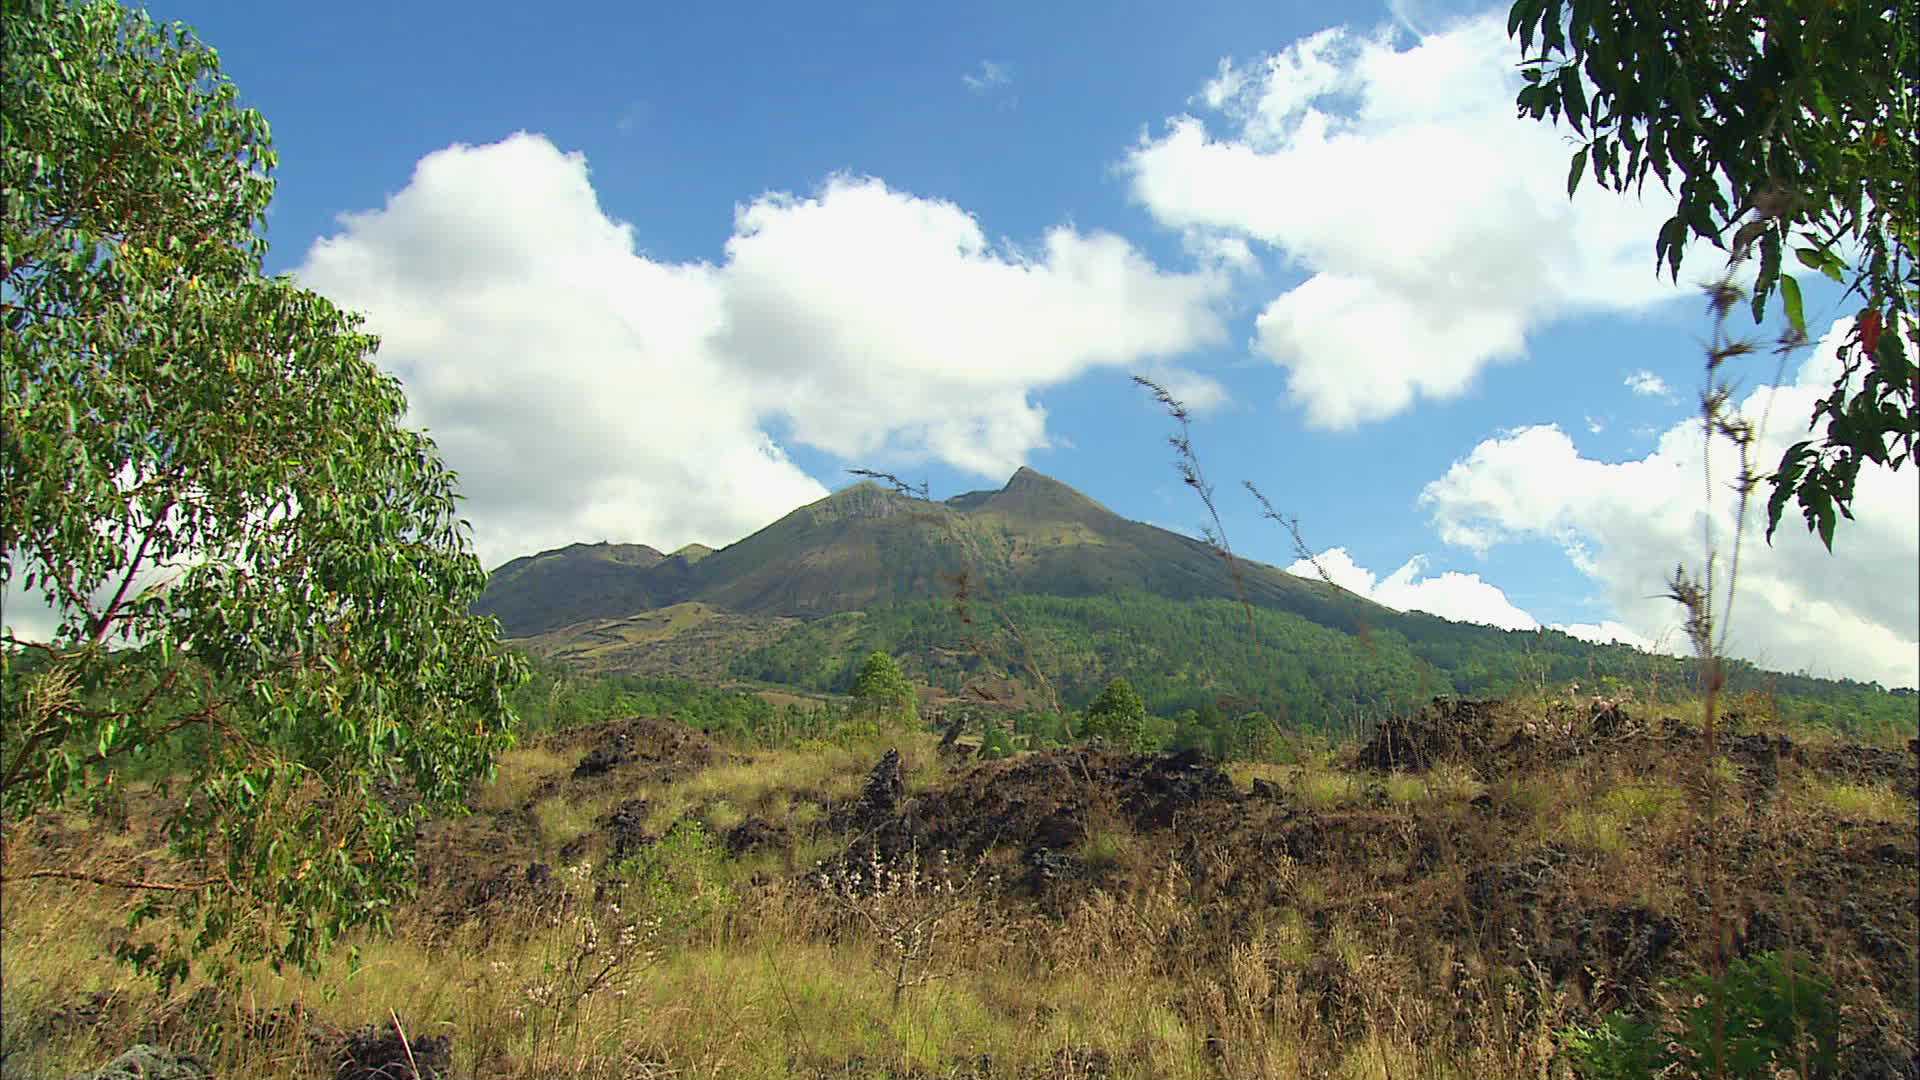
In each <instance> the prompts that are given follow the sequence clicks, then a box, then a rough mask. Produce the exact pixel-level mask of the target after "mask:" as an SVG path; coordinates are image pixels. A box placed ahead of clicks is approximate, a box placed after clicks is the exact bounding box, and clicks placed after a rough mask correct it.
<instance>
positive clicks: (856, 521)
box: [474, 466, 1388, 637]
mask: <svg viewBox="0 0 1920 1080" xmlns="http://www.w3.org/2000/svg"><path fill="white" fill-rule="evenodd" d="M695 546H696V545H689V547H687V548H682V549H679V550H678V551H676V552H675V553H673V554H672V555H663V554H661V553H660V552H659V551H658V550H657V549H655V548H653V547H650V546H648V545H645V544H571V545H567V546H566V547H563V548H555V549H551V550H548V551H543V552H539V553H537V554H534V555H529V556H522V557H520V558H517V559H513V560H510V561H508V562H507V563H505V564H503V565H502V566H501V567H500V568H499V569H497V570H495V571H494V573H493V575H492V578H491V579H490V581H489V583H488V586H487V589H486V591H485V592H484V593H483V594H482V596H481V598H480V600H479V601H478V602H477V603H476V604H475V606H474V610H475V611H477V612H479V613H481V614H490V615H495V616H497V617H498V618H500V620H501V623H502V626H503V629H504V630H505V632H506V634H507V635H508V636H509V637H529V636H534V635H538V634H544V633H548V632H551V631H553V630H556V629H559V628H562V627H565V626H568V625H571V624H575V623H584V622H588V621H592V620H604V619H619V618H625V617H628V616H631V615H634V614H637V613H640V612H643V611H648V610H655V609H659V608H664V607H669V606H672V605H675V604H682V603H688V602H699V603H702V604H707V605H710V606H712V607H714V608H718V609H720V610H724V611H729V612H733V613H736V614H741V615H753V616H762V617H778V618H800V619H808V618H819V617H822V616H826V615H834V614H841V613H844V612H849V611H857V610H862V609H863V608H866V607H869V606H872V605H876V604H886V603H893V602H898V601H903V600H914V599H928V598H937V597H949V596H952V595H953V594H954V593H955V592H956V591H958V590H959V589H960V588H961V586H962V583H964V585H965V588H966V589H967V590H969V591H971V592H973V593H974V594H976V595H981V594H985V595H1012V594H1029V593H1038V594H1045V595H1057V596H1069V597H1071V596H1094V595H1105V594H1110V593H1117V592H1131V591H1142V592H1147V593H1151V594H1154V595H1158V596H1164V597H1166V598H1168V599H1175V600H1191V599H1235V600H1241V599H1244V600H1245V601H1247V602H1248V603H1251V604H1254V605H1256V606H1260V607H1269V608H1276V609H1279V610H1286V611H1292V612H1294V613H1296V614H1302V615H1305V616H1306V617H1308V618H1311V619H1313V621H1315V622H1320V623H1323V624H1326V625H1332V626H1335V627H1338V628H1340V629H1346V630H1349V631H1351V630H1354V629H1357V628H1358V627H1359V626H1360V625H1363V624H1364V623H1366V622H1368V621H1370V620H1372V619H1375V618H1378V617H1380V616H1384V615H1386V614H1388V612H1387V609H1385V608H1380V607H1378V605H1375V604H1374V603H1372V602H1371V601H1368V600H1365V599H1363V598H1361V597H1358V596H1355V595H1354V594H1352V593H1348V592H1346V591H1345V590H1341V589H1338V588H1335V587H1334V586H1331V585H1328V584H1326V583H1324V582H1319V581H1309V580H1306V579H1303V578H1299V577H1297V576H1295V575H1292V574H1289V573H1287V572H1285V571H1283V570H1281V569H1279V568H1278V567H1273V566H1269V565H1267V564H1264V563H1258V562H1253V561H1250V560H1237V561H1236V562H1235V564H1234V565H1232V566H1229V565H1228V564H1227V563H1226V561H1225V560H1223V559H1222V558H1221V557H1220V555H1219V553H1218V552H1217V551H1216V550H1215V549H1214V548H1213V547H1211V546H1210V545H1208V544H1206V543H1204V542H1202V541H1199V540H1195V539H1193V538H1191V537H1187V536H1182V535H1180V534H1179V533H1175V532H1170V531H1168V530H1166V529H1162V528H1159V527H1158V526H1154V525H1148V524H1145V523H1143V522H1137V521H1131V520H1128V519H1127V518H1124V517H1121V516H1120V515H1119V514H1116V513H1114V512H1113V511H1112V510H1110V509H1108V508H1107V507H1105V506H1103V505H1101V504H1100V503H1099V502H1097V501H1096V500H1094V499H1092V498H1090V497H1088V496H1087V495H1085V494H1083V493H1081V492H1079V491H1077V490H1075V489H1074V488H1072V487H1070V486H1069V485H1067V484H1065V483H1062V482H1061V481H1059V480H1057V479H1054V478H1053V477H1050V476H1047V475H1045V474H1044V473H1041V472H1039V471H1037V470H1035V469H1032V468H1029V467H1025V466H1023V467H1021V468H1020V469H1018V470H1017V471H1015V472H1014V474H1013V475H1012V476H1011V477H1010V478H1009V479H1008V481H1007V482H1006V484H1004V485H1003V486H1001V487H1000V488H998V489H990V490H984V491H971V492H966V493H963V494H960V495H956V496H954V497H952V498H949V499H946V500H943V501H935V500H928V499H920V498H916V497H914V496H911V495H908V494H904V493H901V492H898V491H894V490H891V489H889V488H886V487H883V486H882V485H880V484H877V483H874V482H873V481H871V480H861V481H859V482H857V483H854V484H850V485H848V486H847V487H844V488H841V489H840V490H839V491H836V492H834V493H832V494H830V495H828V496H826V497H825V498H822V499H819V500H816V501H814V502H812V503H808V504H807V505H805V506H801V507H798V508H796V509H794V510H792V511H791V512H789V513H787V514H785V515H782V516H781V517H780V518H779V519H777V520H775V521H773V522H771V523H769V524H768V525H766V526H765V527H763V528H761V529H759V530H756V531H755V532H754V533H752V534H751V535H749V536H746V537H743V538H742V539H740V540H738V541H736V542H734V543H732V544H728V545H726V546H725V547H722V548H719V549H717V550H713V549H703V550H705V553H704V554H698V555H694V556H687V555H685V554H683V553H686V552H688V551H689V548H692V547H695Z"/></svg>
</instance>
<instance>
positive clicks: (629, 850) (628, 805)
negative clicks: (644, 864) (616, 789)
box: [600, 799, 660, 859]
mask: <svg viewBox="0 0 1920 1080" xmlns="http://www.w3.org/2000/svg"><path fill="white" fill-rule="evenodd" d="M648 809H649V806H648V805H647V800H645V799H628V800H626V801H624V802H622V803H621V804H620V805H618V806H616V807H614V808H613V809H612V810H611V811H610V812H609V813H608V814H607V816H606V817H604V818H601V819H600V827H601V828H603V829H605V830H606V831H607V835H608V836H609V837H611V838H612V840H613V844H612V848H613V857H614V858H616V859H624V858H626V857H627V856H629V855H632V854H635V853H637V852H639V851H641V850H642V849H644V848H647V847H650V846H651V845H653V844H654V843H656V842H657V841H658V840H659V839H660V838H659V837H657V836H655V835H653V834H652V833H650V832H648V831H647V811H648Z"/></svg>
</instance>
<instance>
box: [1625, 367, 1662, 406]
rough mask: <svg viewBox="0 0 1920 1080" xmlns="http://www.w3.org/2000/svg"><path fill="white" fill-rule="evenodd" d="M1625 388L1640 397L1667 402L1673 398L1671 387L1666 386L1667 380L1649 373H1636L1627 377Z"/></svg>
mask: <svg viewBox="0 0 1920 1080" xmlns="http://www.w3.org/2000/svg"><path fill="white" fill-rule="evenodd" d="M1626 387H1627V389H1629V390H1631V391H1633V392H1634V393H1636V394H1639V395H1640V396H1641V397H1657V398H1664V399H1666V400H1668V401H1672V400H1673V397H1674V394H1673V387H1671V386H1668V385H1667V380H1665V379H1663V378H1661V377H1660V376H1658V375H1655V374H1654V373H1653V372H1651V371H1644V370H1643V371H1636V372H1633V373H1632V374H1630V375H1628V376H1627V379H1626Z"/></svg>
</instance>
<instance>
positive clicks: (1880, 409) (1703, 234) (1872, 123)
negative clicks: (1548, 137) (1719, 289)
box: [1507, 0, 1920, 548]
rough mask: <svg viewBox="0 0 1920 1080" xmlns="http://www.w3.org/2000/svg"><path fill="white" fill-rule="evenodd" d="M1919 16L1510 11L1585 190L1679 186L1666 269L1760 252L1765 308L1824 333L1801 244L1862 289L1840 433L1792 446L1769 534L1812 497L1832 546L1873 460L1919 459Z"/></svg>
mask: <svg viewBox="0 0 1920 1080" xmlns="http://www.w3.org/2000/svg"><path fill="white" fill-rule="evenodd" d="M1917 26H1920V2H1916V0H1869V2H1864V3H1847V4H1833V3H1823V2H1815V0H1728V2H1726V3H1718V2H1709V0H1681V2H1678V3H1665V4H1643V3H1637V2H1635V0H1571V2H1568V0H1517V2H1516V3H1515V4H1514V5H1513V7H1512V9H1511V11H1510V12H1509V14H1508V18H1507V29H1508V33H1510V34H1513V35H1515V36H1517V37H1518V38H1519V42H1520V48H1521V51H1522V53H1523V55H1524V57H1525V58H1524V59H1523V60H1522V62H1521V74H1522V76H1523V77H1524V78H1525V79H1526V82H1527V85H1526V86H1525V87H1524V88H1523V89H1522V90H1521V91H1520V93H1519V95H1518V98H1517V99H1516V104H1517V106H1518V108H1519V112H1520V114H1521V115H1522V116H1525V117H1529V118H1532V119H1535V120H1543V119H1550V120H1553V121H1558V120H1559V119H1561V118H1563V117H1564V118H1565V119H1566V121H1567V122H1568V123H1569V124H1570V125H1571V126H1572V127H1573V129H1574V131H1575V132H1576V133H1577V135H1578V136H1579V138H1580V147H1579V149H1578V150H1577V151H1575V153H1574V155H1573V159H1572V162H1571V170H1570V172H1569V174H1568V176H1567V194H1568V196H1569V197H1572V195H1573V193H1574V191H1575V190H1576V189H1577V188H1578V186H1579V184H1580V181H1581V178H1582V177H1583V176H1584V175H1586V174H1587V173H1588V172H1591V174H1592V176H1593V179H1594V181H1595V182H1596V183H1599V184H1602V185H1604V186H1606V187H1608V188H1611V189H1612V190H1614V191H1617V192H1621V193H1625V192H1627V191H1628V190H1629V189H1631V190H1633V191H1635V192H1636V193H1638V192H1640V191H1642V190H1643V189H1644V187H1645V185H1646V179H1647V175H1648V173H1650V172H1651V173H1652V174H1653V175H1654V176H1655V177H1656V178H1658V179H1659V181H1660V183H1661V185H1662V187H1664V188H1665V189H1666V190H1667V191H1668V193H1670V194H1671V195H1672V196H1673V198H1674V208H1673V216H1672V217H1670V218H1668V219H1667V221H1666V223H1665V224H1664V225H1663V226H1661V228H1660V231H1659V234H1658V236H1657V237H1656V238H1655V242H1654V258H1655V262H1656V266H1659V265H1662V264H1664V267H1665V268H1666V269H1667V271H1668V272H1669V273H1670V274H1672V275H1673V276H1674V277H1675V278H1677V277H1678V275H1679V272H1680V263H1681V260H1682V257H1683V254H1684V251H1685V248H1686V245H1687V244H1688V242H1689V240H1690V239H1692V238H1696V237H1697V238H1699V239H1701V240H1705V241H1707V242H1709V243H1711V244H1713V245H1714V246H1716V247H1718V248H1720V249H1722V250H1727V251H1730V252H1731V253H1732V254H1733V255H1734V256H1735V257H1736V258H1739V257H1743V256H1745V255H1746V254H1748V253H1749V252H1753V251H1756V250H1757V252H1758V255H1759V267H1758V275H1757V277H1756V279H1755V282H1754V288H1753V295H1752V310H1753V316H1754V319H1755V320H1756V321H1758V320H1759V319H1760V318H1761V315H1762V313H1763V312H1764V311H1765V308H1766V305H1767V301H1768V299H1769V298H1770V297H1771V296H1773V295H1774V293H1775V291H1776V290H1777V291H1778V293H1779V296H1780V304H1781V309H1782V311H1783V313H1784V314H1785V316H1786V318H1787V321H1788V323H1789V325H1790V326H1791V327H1792V328H1793V330H1794V331H1795V332H1797V333H1800V334H1803V335H1804V334H1806V333H1807V326H1806V318H1805V313H1804V311H1803V305H1802V300H1801V292H1800V285H1799V282H1798V281H1797V280H1796V279H1795V278H1794V277H1793V275H1792V274H1790V273H1787V272H1785V270H1784V269H1783V265H1784V262H1785V260H1784V258H1783V256H1784V255H1785V253H1786V251H1787V250H1788V249H1789V248H1791V249H1792V251H1793V255H1794V258H1795V260H1796V261H1797V262H1798V263H1799V264H1800V265H1801V266H1802V267H1804V268H1806V269H1808V270H1811V271H1813V272H1816V273H1820V274H1824V275H1826V276H1827V277H1830V278H1832V279H1833V280H1834V281H1837V282H1840V283H1842V284H1844V285H1846V286H1847V287H1848V292H1849V294H1851V295H1857V296H1858V297H1859V298H1860V301H1861V305H1862V306H1861V307H1860V308H1859V309H1858V311H1857V312H1856V314H1855V316H1854V323H1853V327H1852V329H1851V331H1849V333H1848V335H1847V337H1846V340H1845V341H1844V342H1843V344H1842V345H1841V346H1840V350H1839V359H1840V364H1841V370H1840V374H1839V375H1838V376H1837V377H1836V378H1835V380H1834V383H1833V390H1832V392H1831V393H1830V394H1829V395H1828V396H1826V397H1825V398H1823V399H1822V400H1820V401H1819V402H1818V403H1817V404H1816V405H1815V406H1814V411H1813V415H1812V417H1811V418H1810V420H1809V427H1810V428H1811V427H1816V426H1818V425H1819V424H1820V423H1821V421H1822V420H1823V419H1824V420H1825V422H1826V430H1825V433H1824V435H1822V436H1821V437H1819V438H1815V439H1809V440H1805V441H1802V442H1798V443H1795V444H1793V445H1792V446H1790V447H1789V448H1788V449H1787V450H1786V452H1785V453H1784V454H1783V455H1782V457H1781V459H1780V464H1779V466H1778V468H1777V470H1776V471H1775V472H1774V473H1773V474H1772V475H1771V476H1770V477H1769V478H1768V479H1769V480H1770V481H1771V483H1772V484H1773V493H1772V497H1771V498H1770V499H1769V500H1768V503H1767V521H1768V527H1767V535H1768V538H1769V539H1771V538H1772V535H1773V531H1774V529H1775V528H1777V527H1778V525H1779V522H1780V516H1781V514H1782V512H1783V511H1784V510H1785V507H1786V503H1787V501H1788V499H1789V498H1795V499H1797V500H1798V502H1799V505H1800V508H1801V511H1802V514H1803V515H1804V517H1805V518H1806V522H1807V527H1808V529H1809V530H1812V531H1815V532H1817V533H1819V535H1820V538H1821V540H1822V541H1823V542H1824V543H1825V544H1826V545H1827V546H1828V547H1829V548H1831V547H1832V546H1833V520H1834V515H1835V513H1836V511H1837V512H1838V513H1840V514H1842V515H1846V514H1847V512H1848V507H1849V506H1850V504H1851V502H1852V500H1853V494H1854V486H1855V481H1856V480H1857V478H1858V476H1859V473H1860V469H1861V467H1862V466H1863V465H1865V464H1867V463H1869V462H1871V463H1873V464H1876V465H1881V466H1885V467H1888V468H1900V467H1902V466H1904V465H1907V464H1910V463H1911V462H1912V460H1913V456H1914V442H1915V438H1916V435H1920V412H1917V411H1916V408H1915V399H1916V397H1920V367H1916V365H1915V361H1916V359H1920V264H1916V263H1915V260H1914V248H1915V246H1916V244H1920V183H1916V178H1920V156H1917V155H1920V107H1917V106H1916V79H1915V75H1914V73H1915V71H1916V70H1920V47H1916V37H1917V36H1920V35H1916V32H1915V29H1914V28H1915V27H1917ZM1536 43H1537V45H1538V48H1537V49H1536V47H1535V46H1536ZM1850 263H1851V264H1852V265H1851V274H1850V275H1849V272H1848V271H1849V264H1850Z"/></svg>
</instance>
